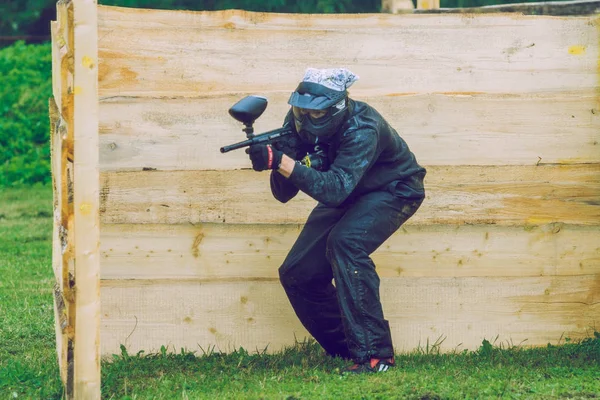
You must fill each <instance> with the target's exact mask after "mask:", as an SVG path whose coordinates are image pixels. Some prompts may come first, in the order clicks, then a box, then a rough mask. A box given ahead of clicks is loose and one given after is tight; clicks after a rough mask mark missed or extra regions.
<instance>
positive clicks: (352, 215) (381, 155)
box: [271, 99, 426, 362]
mask: <svg viewBox="0 0 600 400" xmlns="http://www.w3.org/2000/svg"><path fill="white" fill-rule="evenodd" d="M348 108H349V111H348V118H347V120H346V121H345V122H344V123H343V125H342V126H341V128H340V129H339V130H338V132H337V133H336V134H335V135H334V136H333V137H331V138H330V139H329V140H328V156H329V160H330V162H331V165H330V167H329V169H328V170H327V171H316V170H314V169H311V168H307V167H304V166H302V165H299V164H298V165H296V166H295V168H294V171H293V173H292V174H291V176H290V177H289V178H287V179H286V178H285V177H283V176H282V175H281V174H279V173H278V172H276V171H273V172H272V173H271V191H272V193H273V195H274V197H275V198H276V199H277V200H279V201H281V202H284V203H285V202H287V201H289V200H290V199H291V198H293V197H294V196H295V195H296V194H297V193H298V191H299V190H301V191H303V192H304V193H306V194H308V195H309V196H310V197H312V198H314V199H315V200H317V201H318V204H317V206H316V207H315V208H314V209H313V211H312V212H311V214H310V216H309V217H308V220H307V222H306V224H305V226H304V228H303V230H302V232H301V233H300V235H299V237H298V239H297V240H296V242H295V244H294V246H293V247H292V249H291V250H290V252H289V254H288V256H287V257H286V259H285V261H284V262H283V265H282V266H281V267H280V268H279V276H280V280H281V283H282V285H283V287H284V289H285V291H286V294H287V296H288V298H289V300H290V303H291V304H292V307H293V308H294V310H295V312H296V314H297V316H298V318H299V319H300V321H301V322H302V324H303V325H304V326H305V327H306V329H307V330H308V332H310V334H311V335H312V336H313V337H314V338H315V339H316V340H317V342H319V343H320V344H321V346H323V348H324V349H325V350H326V351H327V352H328V353H329V354H331V355H334V356H341V357H345V358H351V359H353V360H355V361H356V362H366V361H368V360H369V359H370V358H388V357H392V356H393V355H394V349H393V346H392V339H391V334H390V328H389V324H388V321H387V320H385V319H384V316H383V310H382V306H381V301H380V297H379V276H378V275H377V273H376V271H375V265H374V263H373V261H372V260H371V258H370V254H371V253H373V252H374V251H375V250H376V249H377V248H378V247H379V246H380V245H381V244H382V243H383V242H384V241H385V240H387V239H388V238H389V237H390V236H391V235H392V234H393V233H394V232H395V231H396V230H398V228H399V227H400V226H401V225H402V224H403V223H404V222H405V221H406V220H407V219H408V218H410V217H411V216H412V215H413V214H414V213H415V212H416V211H417V209H418V208H419V206H420V205H421V203H422V202H423V199H424V197H425V192H424V188H423V178H424V176H425V173H426V171H425V169H424V168H423V167H421V166H420V165H419V164H418V163H417V161H416V159H415V156H414V155H413V153H412V152H411V151H410V149H409V148H408V146H407V144H406V142H405V141H404V140H403V139H402V138H401V137H400V136H399V135H398V133H397V132H396V131H395V130H394V129H393V128H392V127H391V126H390V125H389V124H388V123H387V122H386V121H385V120H384V119H383V117H382V116H381V115H380V114H379V113H378V112H377V111H376V110H375V109H373V108H372V107H371V106H369V105H368V104H366V103H363V102H359V101H354V100H351V99H349V105H348ZM289 118H290V115H289V114H288V117H287V118H286V123H289ZM332 280H333V281H334V282H335V286H334V284H333V283H332Z"/></svg>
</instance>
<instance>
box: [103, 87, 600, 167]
mask: <svg viewBox="0 0 600 400" xmlns="http://www.w3.org/2000/svg"><path fill="white" fill-rule="evenodd" d="M258 94H262V95H265V93H263V92H262V91H261V93H258ZM266 95H268V97H269V101H270V105H269V108H268V109H267V111H266V112H265V113H264V115H263V116H262V117H261V118H260V119H259V120H258V121H257V122H256V123H255V129H256V132H257V133H259V132H264V131H267V130H270V129H276V128H279V127H280V126H281V125H282V122H283V117H284V116H285V114H286V113H287V111H288V107H289V106H288V105H287V98H288V94H287V93H274V94H273V95H269V94H266ZM239 99H241V96H240V95H237V94H228V95H222V96H212V97H198V98H190V99H187V98H177V99H147V98H126V97H118V98H110V99H106V100H103V101H102V102H101V103H100V168H101V170H103V171H123V170H141V169H142V168H156V169H158V170H204V169H210V170H212V169H223V170H227V169H239V168H247V167H248V165H249V161H248V157H247V155H246V154H245V153H244V151H243V150H238V151H233V152H230V153H227V154H221V153H220V152H219V148H220V147H222V146H224V145H228V144H232V143H236V142H239V141H242V140H245V139H246V136H245V134H244V133H243V132H242V131H241V128H242V124H241V123H239V122H237V121H236V120H234V119H233V118H231V117H230V116H229V114H228V112H227V110H228V109H229V107H231V106H232V105H233V104H234V103H235V102H236V101H238V100H239ZM357 100H363V101H366V102H367V103H369V104H370V105H372V106H373V107H375V108H376V109H377V110H378V111H379V112H380V113H381V114H382V115H383V116H384V117H385V118H386V119H387V120H388V121H390V123H391V124H392V125H393V126H394V127H395V129H396V130H397V131H398V133H399V134H400V136H402V137H403V138H404V139H405V140H406V141H407V143H408V144H409V146H410V148H411V150H412V151H413V152H414V153H415V155H416V157H417V159H418V160H419V162H420V163H421V164H423V165H465V164H466V165H518V164H522V165H536V164H539V163H563V164H566V163H589V162H600V145H599V144H598V132H599V131H600V108H597V107H596V102H597V95H596V94H595V93H594V92H593V91H592V90H588V91H586V92H585V93H583V92H582V93H579V94H570V95H569V94H560V95H512V94H499V95H486V94H466V95H450V94H442V93H438V94H423V95H405V96H400V95H398V96H375V97H367V98H362V99H358V98H357Z"/></svg>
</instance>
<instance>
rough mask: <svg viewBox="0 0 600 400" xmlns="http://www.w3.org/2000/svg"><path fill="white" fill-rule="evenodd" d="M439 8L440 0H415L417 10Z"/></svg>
mask: <svg viewBox="0 0 600 400" xmlns="http://www.w3.org/2000/svg"><path fill="white" fill-rule="evenodd" d="M438 8H440V0H417V10H435V9H438Z"/></svg>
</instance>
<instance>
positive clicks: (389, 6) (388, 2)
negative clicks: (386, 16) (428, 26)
mask: <svg viewBox="0 0 600 400" xmlns="http://www.w3.org/2000/svg"><path fill="white" fill-rule="evenodd" d="M414 9H415V5H414V4H413V2H412V0H382V1H381V12H383V13H391V14H397V13H402V12H412V10H414Z"/></svg>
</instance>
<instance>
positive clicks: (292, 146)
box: [273, 132, 312, 160]
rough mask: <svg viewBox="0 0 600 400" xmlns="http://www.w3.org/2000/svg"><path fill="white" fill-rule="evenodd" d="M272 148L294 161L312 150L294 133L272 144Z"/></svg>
mask: <svg viewBox="0 0 600 400" xmlns="http://www.w3.org/2000/svg"><path fill="white" fill-rule="evenodd" d="M273 148H274V149H277V150H279V151H282V152H283V154H285V155H287V156H288V157H290V158H292V159H294V160H301V159H302V158H304V156H305V155H306V153H307V152H308V151H309V150H310V149H311V148H312V147H311V145H310V144H307V143H304V141H303V140H302V139H301V138H300V136H298V134H297V133H295V132H294V134H292V135H287V136H285V137H283V138H282V139H280V140H278V141H276V142H275V143H273Z"/></svg>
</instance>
